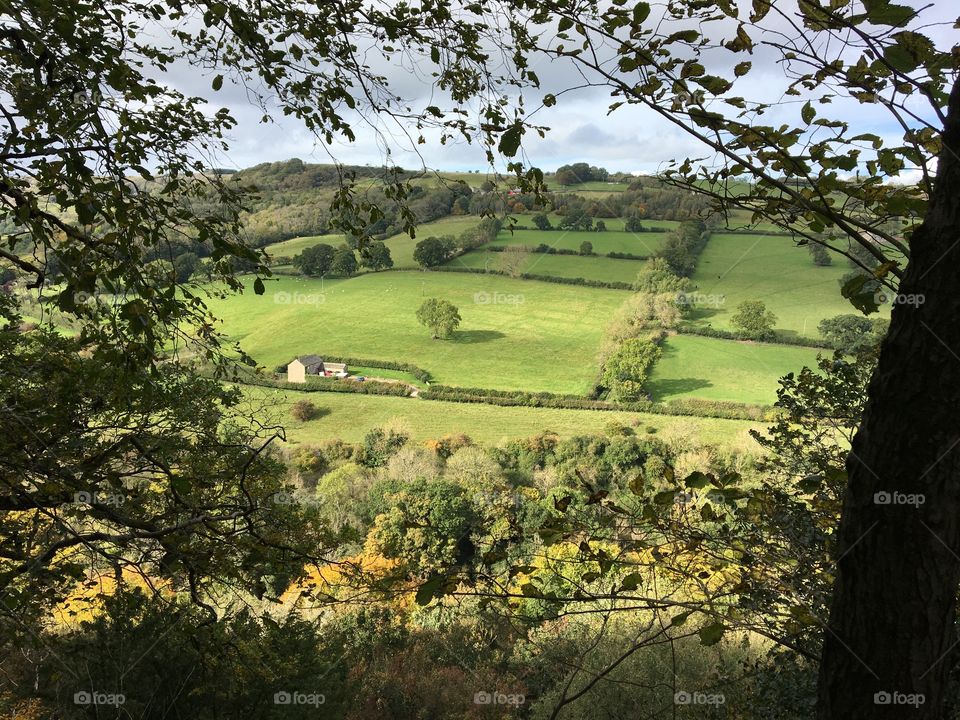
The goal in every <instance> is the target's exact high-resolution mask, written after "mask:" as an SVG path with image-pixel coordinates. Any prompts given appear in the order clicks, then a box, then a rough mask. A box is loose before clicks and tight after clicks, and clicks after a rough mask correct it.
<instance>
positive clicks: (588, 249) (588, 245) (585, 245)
mask: <svg viewBox="0 0 960 720" xmlns="http://www.w3.org/2000/svg"><path fill="white" fill-rule="evenodd" d="M580 254H581V255H593V243H592V242H590V241H589V240H584V241H583V242H582V243H580Z"/></svg>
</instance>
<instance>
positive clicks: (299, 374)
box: [287, 355, 347, 383]
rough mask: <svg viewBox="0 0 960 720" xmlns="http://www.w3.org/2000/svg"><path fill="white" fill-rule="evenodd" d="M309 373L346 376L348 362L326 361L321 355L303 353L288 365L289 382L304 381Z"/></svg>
mask: <svg viewBox="0 0 960 720" xmlns="http://www.w3.org/2000/svg"><path fill="white" fill-rule="evenodd" d="M307 375H321V376H325V377H346V376H347V365H346V363H335V362H326V363H325V362H324V361H323V358H321V357H320V356H319V355H301V356H299V357H297V358H294V359H293V360H292V361H291V362H290V363H289V364H288V365H287V382H296V383H303V382H306V381H307Z"/></svg>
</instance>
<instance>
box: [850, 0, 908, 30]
mask: <svg viewBox="0 0 960 720" xmlns="http://www.w3.org/2000/svg"><path fill="white" fill-rule="evenodd" d="M863 4H864V7H865V8H866V10H867V20H869V21H870V22H871V23H873V24H874V25H890V26H892V27H900V26H902V25H906V24H907V22H908V21H909V20H910V18H912V17H913V16H914V15H916V13H917V11H916V10H914V9H913V8H910V7H907V6H906V5H891V4H890V1H889V0H864V3H863Z"/></svg>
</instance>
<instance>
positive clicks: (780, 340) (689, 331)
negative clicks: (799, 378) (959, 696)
mask: <svg viewBox="0 0 960 720" xmlns="http://www.w3.org/2000/svg"><path fill="white" fill-rule="evenodd" d="M676 331H677V334H678V335H700V336H702V337H710V338H718V339H720V340H750V341H751V342H756V343H762V344H764V345H791V346H794V347H808V348H810V349H812V350H836V349H837V348H835V347H833V346H832V345H830V344H829V343H827V342H825V341H824V340H814V339H811V338H801V337H792V336H789V335H783V334H780V333H777V332H776V331H774V334H773V338H772V339H770V340H754V339H753V338H747V337H741V336H740V335H738V334H737V333H735V332H732V331H731V330H721V329H720V328H715V327H702V326H697V325H679V326H677V328H676Z"/></svg>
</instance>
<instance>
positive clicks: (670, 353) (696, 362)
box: [648, 335, 829, 404]
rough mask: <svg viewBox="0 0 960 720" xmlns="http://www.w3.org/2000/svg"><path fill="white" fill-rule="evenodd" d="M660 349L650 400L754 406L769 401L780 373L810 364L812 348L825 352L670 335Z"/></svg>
mask: <svg viewBox="0 0 960 720" xmlns="http://www.w3.org/2000/svg"><path fill="white" fill-rule="evenodd" d="M662 349H663V357H662V358H661V359H660V361H659V362H658V363H657V364H656V366H655V367H654V370H653V374H652V377H651V379H650V383H649V386H648V387H649V390H650V393H651V395H652V396H653V398H654V400H659V401H667V400H671V399H674V398H685V397H693V398H703V399H706V400H725V401H732V402H743V403H758V404H772V403H773V401H774V400H776V397H777V387H778V385H777V381H778V380H779V379H780V378H781V377H783V376H784V375H786V374H787V373H790V372H797V371H799V370H800V368H802V367H803V366H804V365H807V366H811V367H812V366H813V365H814V364H815V362H816V358H817V353H818V352H829V351H817V350H815V349H813V348H807V347H797V346H793V345H775V344H768V343H754V342H738V341H735V340H721V339H717V338H708V337H699V336H696V335H672V336H670V337H669V338H667V339H666V340H665V341H664V343H663V346H662Z"/></svg>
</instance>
